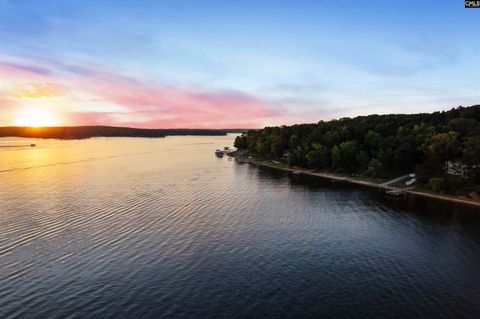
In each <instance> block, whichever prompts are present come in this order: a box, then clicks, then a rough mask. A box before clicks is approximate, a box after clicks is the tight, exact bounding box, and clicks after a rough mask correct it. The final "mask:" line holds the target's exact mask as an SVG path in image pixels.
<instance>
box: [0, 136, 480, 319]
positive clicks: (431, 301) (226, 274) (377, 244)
mask: <svg viewBox="0 0 480 319" xmlns="http://www.w3.org/2000/svg"><path fill="white" fill-rule="evenodd" d="M18 142H22V143H24V142H25V143H30V142H34V143H35V142H36V143H37V144H38V147H37V148H18V149H15V148H13V149H10V148H5V149H0V171H1V173H0V318H480V212H475V211H469V210H468V209H467V208H465V207H461V206H453V205H447V204H443V203H441V204H439V203H431V202H429V201H423V202H422V201H418V202H410V203H406V204H401V205H399V204H398V203H396V202H394V201H388V200H384V199H382V198H381V196H379V195H378V193H376V192H371V191H367V190H362V189H358V188H354V187H346V186H340V185H338V184H337V185H335V184H333V185H331V184H329V183H327V182H322V181H318V180H312V179H307V178H301V177H296V178H292V177H290V176H289V175H288V174H284V173H281V172H274V171H270V170H265V169H258V168H255V167H252V166H249V165H247V164H243V165H242V164H238V163H236V162H235V161H229V160H227V158H223V159H218V158H216V157H215V156H214V154H213V151H214V150H215V149H216V148H217V147H221V146H224V145H231V144H232V142H233V137H232V136H228V137H168V138H165V139H128V138H110V139H106V138H99V139H91V140H82V141H45V140H40V141H30V140H21V139H0V144H7V143H18Z"/></svg>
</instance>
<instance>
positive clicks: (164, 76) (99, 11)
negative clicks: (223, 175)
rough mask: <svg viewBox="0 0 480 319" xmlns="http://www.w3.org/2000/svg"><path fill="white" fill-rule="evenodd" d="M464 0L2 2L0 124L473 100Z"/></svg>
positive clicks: (191, 120)
mask: <svg viewBox="0 0 480 319" xmlns="http://www.w3.org/2000/svg"><path fill="white" fill-rule="evenodd" d="M478 30H480V10H476V9H466V8H464V3H463V1H460V0H443V1H430V0H425V1H409V0H408V1H407V0H403V1H374V0H371V1H343V0H335V1H333V0H332V1H326V0H325V1H321V0H315V1H309V0H296V1H294V0H275V1H273V0H262V1H259V0H254V1H252V0H243V1H227V0H221V1H220V0H211V1H207V0H122V1H118V0H116V1H109V0H102V1H99V0H82V1H60V0H56V1H49V0H42V1H38V0H0V126H3V125H37V124H38V125H115V126H130V127H146V128H180V127H181V128H186V127H189V128H255V127H264V126H272V125H284V124H286V125H288V124H294V123H314V122H318V121H320V120H330V119H334V118H341V117H353V116H358V115H367V114H372V113H379V114H387V113H418V112H431V111H436V110H447V109H451V108H453V107H456V106H459V105H463V106H468V105H473V104H479V103H480V59H479V57H480V37H479V35H478Z"/></svg>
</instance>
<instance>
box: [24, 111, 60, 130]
mask: <svg viewBox="0 0 480 319" xmlns="http://www.w3.org/2000/svg"><path fill="white" fill-rule="evenodd" d="M15 125H16V126H32V127H43V126H59V125H60V121H59V117H58V115H57V114H56V113H55V112H54V111H52V110H51V109H49V108H46V107H28V108H23V109H21V110H20V111H19V112H18V113H17V115H16V119H15Z"/></svg>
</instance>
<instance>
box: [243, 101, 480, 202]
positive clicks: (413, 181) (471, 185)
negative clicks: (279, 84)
mask: <svg viewBox="0 0 480 319" xmlns="http://www.w3.org/2000/svg"><path fill="white" fill-rule="evenodd" d="M234 146H235V147H236V148H237V149H238V150H239V153H240V154H244V155H246V156H247V157H248V158H252V159H254V161H255V162H257V163H262V165H264V164H265V163H267V164H268V166H272V164H274V165H273V166H275V168H278V167H282V168H283V169H285V168H289V169H291V170H293V171H294V172H297V173H304V174H309V175H316V176H320V177H327V178H331V179H335V180H339V179H342V180H345V181H347V182H350V183H354V184H362V185H365V186H372V185H370V184H372V183H373V184H374V185H373V186H375V187H381V188H383V189H385V190H386V193H387V194H388V195H395V196H399V195H403V194H412V195H413V194H421V195H422V196H426V197H431V198H437V199H444V198H448V199H452V200H455V201H457V202H462V203H476V204H478V203H480V105H474V106H470V107H462V106H460V107H457V108H453V109H451V110H449V111H442V112H433V113H419V114H387V115H377V114H375V115H368V116H358V117H355V118H341V119H338V120H331V121H320V122H318V123H314V124H297V125H291V126H277V127H265V128H263V129H260V130H249V131H247V132H245V133H243V134H242V135H241V136H238V137H237V138H236V139H235V143H234ZM317 172H320V173H317Z"/></svg>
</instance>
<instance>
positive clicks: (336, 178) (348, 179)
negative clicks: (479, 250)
mask: <svg viewBox="0 0 480 319" xmlns="http://www.w3.org/2000/svg"><path fill="white" fill-rule="evenodd" d="M227 155H228V156H231V157H235V158H236V159H237V161H239V162H240V163H248V164H252V165H256V166H261V167H266V168H270V169H275V170H279V171H283V172H288V173H292V174H295V175H306V176H312V177H316V178H321V179H325V180H329V181H333V182H341V183H348V184H352V185H357V186H362V187H369V188H375V189H378V190H382V191H384V192H387V191H390V190H395V189H402V191H403V193H402V194H404V195H406V196H409V195H410V196H418V197H425V198H431V199H436V200H442V201H449V202H454V203H458V204H464V205H470V206H474V207H478V208H480V201H476V200H473V199H469V198H463V197H459V196H453V195H446V194H438V193H437V194H436V193H432V192H429V191H428V190H426V189H416V188H400V187H393V186H388V185H382V184H384V183H385V182H387V181H388V180H383V179H376V180H375V179H369V178H367V177H365V176H356V175H355V176H345V175H340V174H335V173H332V172H322V171H313V170H308V169H304V168H301V167H293V166H288V164H285V163H280V162H277V163H276V162H273V161H271V160H262V159H258V158H253V157H251V156H249V157H247V156H246V155H245V154H242V153H241V152H230V153H228V154H227Z"/></svg>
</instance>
